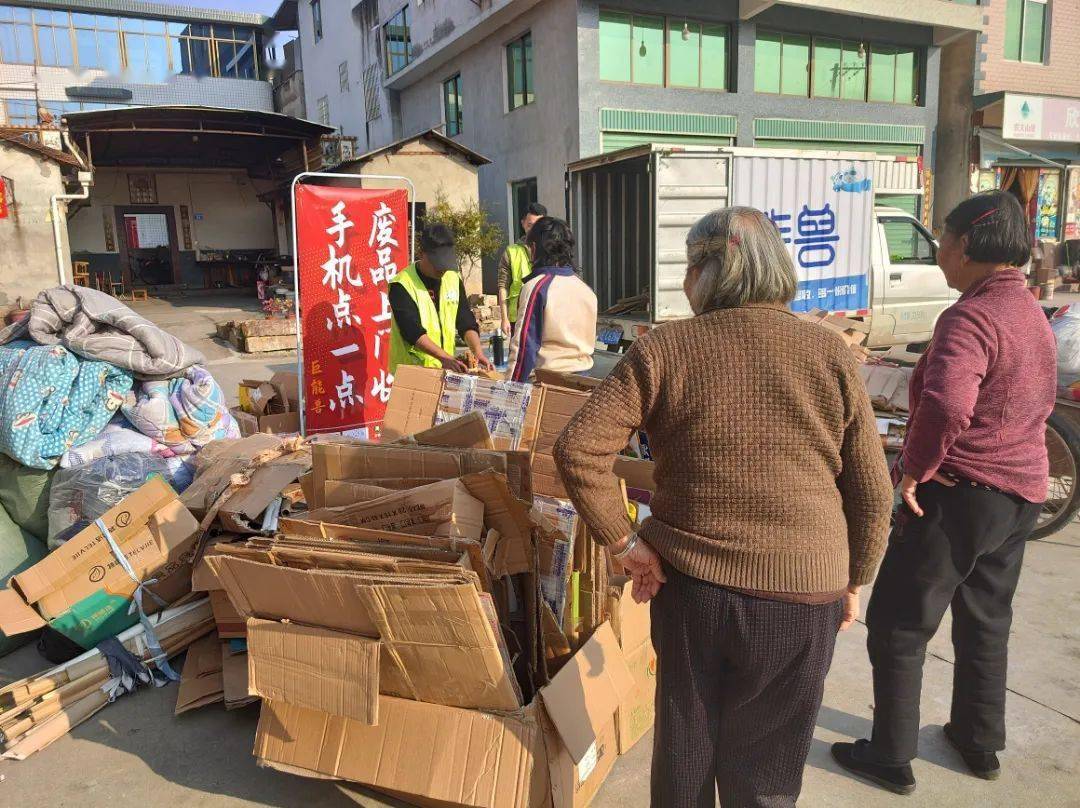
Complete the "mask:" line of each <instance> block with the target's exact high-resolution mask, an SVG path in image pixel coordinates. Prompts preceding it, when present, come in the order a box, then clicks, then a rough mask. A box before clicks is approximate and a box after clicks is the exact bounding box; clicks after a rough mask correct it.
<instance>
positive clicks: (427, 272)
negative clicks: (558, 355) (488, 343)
mask: <svg viewBox="0 0 1080 808" xmlns="http://www.w3.org/2000/svg"><path fill="white" fill-rule="evenodd" d="M419 244H420V249H419V250H418V251H417V256H416V262H415V263H413V264H409V266H407V267H405V269H403V270H402V271H401V272H399V273H398V274H397V275H395V276H394V278H393V280H391V281H390V289H389V297H390V309H391V310H392V311H393V314H394V319H393V322H392V323H391V326H390V362H389V365H390V367H389V371H390V372H391V373H396V372H397V368H398V365H420V366H423V367H429V368H445V369H446V370H453V371H457V372H459V373H463V372H465V371H466V370H467V369H468V368H467V366H466V364H465V363H464V362H462V361H461V360H460V359H457V358H456V357H455V356H454V346H455V344H456V342H457V336H458V334H460V335H461V337H462V339H464V340H465V343H466V344H467V345H468V346H469V348H470V349H471V350H472V352H473V354H474V355H475V356H476V361H477V363H478V364H479V365H480V367H481V368H482V369H483V370H492V369H494V365H492V364H491V361H490V360H489V359H488V358H487V356H486V355H485V354H484V349H483V347H482V345H481V343H480V326H479V325H477V322H476V316H475V315H474V314H473V313H472V309H470V308H469V304H468V301H467V298H466V295H465V284H464V283H463V282H462V280H461V275H460V274H459V273H458V271H457V268H458V262H457V254H456V253H455V251H454V234H453V232H451V230H450V228H449V227H447V226H446V225H443V224H432V225H429V226H427V227H425V228H424V229H423V231H422V232H421V234H420V238H419Z"/></svg>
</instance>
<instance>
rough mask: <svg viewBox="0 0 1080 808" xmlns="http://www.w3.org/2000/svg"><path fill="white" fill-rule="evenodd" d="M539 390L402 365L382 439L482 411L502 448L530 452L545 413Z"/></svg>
mask: <svg viewBox="0 0 1080 808" xmlns="http://www.w3.org/2000/svg"><path fill="white" fill-rule="evenodd" d="M538 392H539V388H537V387H534V386H533V385H531V384H522V383H520V382H508V381H502V380H494V379H485V378H481V377H479V376H470V375H467V374H462V373H450V372H448V371H445V370H437V369H434V368H422V367H414V366H402V367H400V368H398V373H397V374H396V375H395V378H394V388H393V390H392V391H391V392H390V400H389V402H388V403H387V405H386V415H385V417H384V420H383V427H382V437H383V440H387V441H392V440H396V439H399V438H403V437H406V436H409V435H415V434H416V433H418V432H419V433H422V432H425V431H426V430H430V429H431V428H432V427H436V426H438V425H440V424H443V423H445V422H447V421H453V420H455V419H457V418H459V417H461V416H463V415H468V414H469V413H472V412H479V413H480V414H481V415H482V416H483V418H484V421H485V423H486V424H487V427H488V431H489V433H490V435H491V440H492V443H493V445H494V447H495V448H496V449H498V450H500V451H516V450H523V451H529V450H530V449H531V448H532V444H533V439H534V437H535V434H536V421H537V418H538V416H539V412H540V398H541V396H539V395H537V393H538Z"/></svg>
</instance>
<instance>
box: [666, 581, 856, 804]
mask: <svg viewBox="0 0 1080 808" xmlns="http://www.w3.org/2000/svg"><path fill="white" fill-rule="evenodd" d="M666 572H667V576H668V580H667V583H666V584H664V586H663V587H662V588H661V589H660V594H659V595H658V596H657V597H656V598H655V599H653V601H652V639H653V645H654V647H655V648H656V652H657V658H658V666H657V668H658V669H657V689H656V729H655V733H654V735H653V762H652V805H653V808H714V807H715V805H716V792H717V790H719V793H720V804H721V805H722V806H723V807H724V808H748V807H749V806H762V808H765V807H766V806H768V808H778V807H779V806H792V805H794V804H795V800H796V799H797V798H798V796H799V791H800V790H801V789H802V775H803V766H804V765H805V764H806V755H807V753H808V752H809V750H810V741H811V738H812V736H813V733H814V722H815V721H816V719H817V713H818V709H819V708H820V707H821V696H822V690H823V687H824V684H825V675H826V674H827V673H828V671H829V665H830V664H831V663H832V655H833V646H834V645H835V643H836V632H837V629H838V628H839V625H840V617H841V605H840V602H839V601H836V602H835V603H829V604H825V605H817V606H810V605H806V604H799V603H781V602H778V601H771V600H763V599H761V598H754V597H750V596H749V595H742V594H739V593H737V592H732V591H731V590H728V589H724V588H723V587H719V586H715V585H714V584H710V583H706V582H704V581H700V580H698V579H695V578H691V577H689V576H686V575H682V574H680V573H678V572H676V571H674V570H672V569H670V568H667V570H666Z"/></svg>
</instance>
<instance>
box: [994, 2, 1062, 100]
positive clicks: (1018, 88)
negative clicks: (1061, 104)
mask: <svg viewBox="0 0 1080 808" xmlns="http://www.w3.org/2000/svg"><path fill="white" fill-rule="evenodd" d="M981 5H982V7H983V8H984V9H985V13H986V17H985V18H984V19H985V26H984V29H983V34H982V35H981V36H980V37H979V50H980V53H979V55H978V57H977V59H978V64H977V70H976V74H975V92H976V93H979V94H982V93H992V92H997V91H999V90H1011V91H1013V92H1025V93H1032V94H1035V95H1064V96H1072V97H1077V96H1080V2H1078V0H1049V7H1048V12H1049V14H1048V18H1049V23H1050V47H1049V49H1048V56H1049V58H1048V59H1047V60H1046V63H1045V64H1031V63H1029V62H1009V61H1006V60H1005V58H1004V53H1005V5H1006V4H1005V0H982V3H981Z"/></svg>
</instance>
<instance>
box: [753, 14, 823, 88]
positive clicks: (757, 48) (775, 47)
mask: <svg viewBox="0 0 1080 808" xmlns="http://www.w3.org/2000/svg"><path fill="white" fill-rule="evenodd" d="M754 92H758V93H769V94H772V95H802V96H806V95H809V93H810V37H808V36H804V35H803V34H787V33H781V32H780V31H765V30H761V29H758V32H757V42H756V43H755V45H754Z"/></svg>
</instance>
